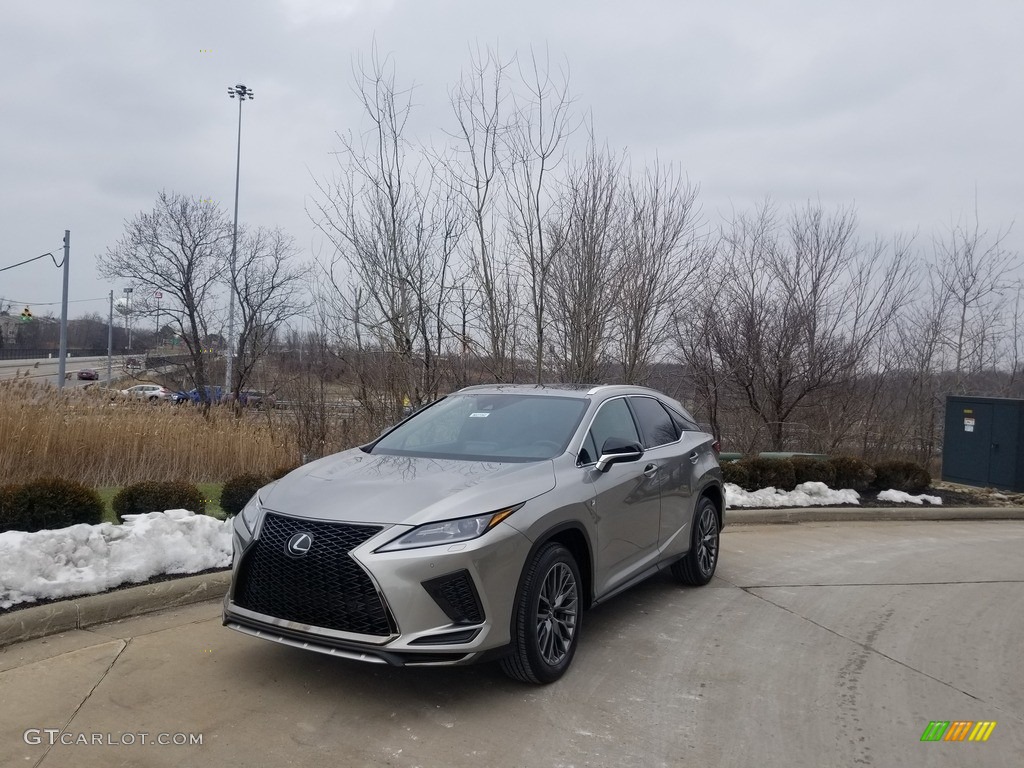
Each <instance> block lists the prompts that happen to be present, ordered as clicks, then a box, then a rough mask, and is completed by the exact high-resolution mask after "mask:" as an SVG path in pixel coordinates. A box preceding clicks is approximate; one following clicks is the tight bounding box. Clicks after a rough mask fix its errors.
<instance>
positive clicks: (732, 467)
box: [722, 461, 750, 489]
mask: <svg viewBox="0 0 1024 768" xmlns="http://www.w3.org/2000/svg"><path fill="white" fill-rule="evenodd" d="M722 480H723V481H724V482H726V483H732V484H733V485H738V486H739V487H740V488H743V489H746V488H747V485H749V483H750V472H749V471H748V470H747V468H746V466H745V465H743V464H741V463H740V462H738V461H727V462H725V463H724V464H722Z"/></svg>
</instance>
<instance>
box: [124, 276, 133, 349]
mask: <svg viewBox="0 0 1024 768" xmlns="http://www.w3.org/2000/svg"><path fill="white" fill-rule="evenodd" d="M124 329H125V330H126V331H128V352H129V354H130V353H131V351H132V289H131V288H125V289H124Z"/></svg>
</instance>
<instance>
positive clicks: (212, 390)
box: [171, 385, 224, 405]
mask: <svg viewBox="0 0 1024 768" xmlns="http://www.w3.org/2000/svg"><path fill="white" fill-rule="evenodd" d="M204 389H205V390H206V399H207V400H209V401H210V402H211V403H219V402H220V401H221V399H222V398H223V396H224V390H223V389H222V388H221V387H213V386H209V385H207V386H206V387H205V388H204ZM201 399H202V398H200V396H199V389H198V388H196V387H193V388H192V389H190V390H188V391H187V392H186V391H184V390H180V391H178V392H174V393H172V394H171V402H173V403H175V404H176V405H181V404H182V403H198V402H199V401H200V400H201Z"/></svg>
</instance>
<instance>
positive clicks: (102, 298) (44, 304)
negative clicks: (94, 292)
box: [0, 296, 110, 307]
mask: <svg viewBox="0 0 1024 768" xmlns="http://www.w3.org/2000/svg"><path fill="white" fill-rule="evenodd" d="M0 299H3V300H4V301H6V302H7V303H9V304H24V305H26V306H30V307H56V306H57V305H59V304H60V302H59V301H18V300H16V299H9V298H7V297H6V296H0ZM109 300H110V297H109V296H100V297H99V298H98V299H71V300H69V301H68V304H81V303H82V302H84V301H109Z"/></svg>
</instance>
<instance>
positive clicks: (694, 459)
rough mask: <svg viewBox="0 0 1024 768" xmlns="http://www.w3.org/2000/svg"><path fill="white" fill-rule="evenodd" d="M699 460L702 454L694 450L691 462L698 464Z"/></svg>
mask: <svg viewBox="0 0 1024 768" xmlns="http://www.w3.org/2000/svg"><path fill="white" fill-rule="evenodd" d="M698 461H700V454H699V453H697V452H696V451H694V452H693V453H691V454H690V463H691V464H696V463H697V462H698Z"/></svg>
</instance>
